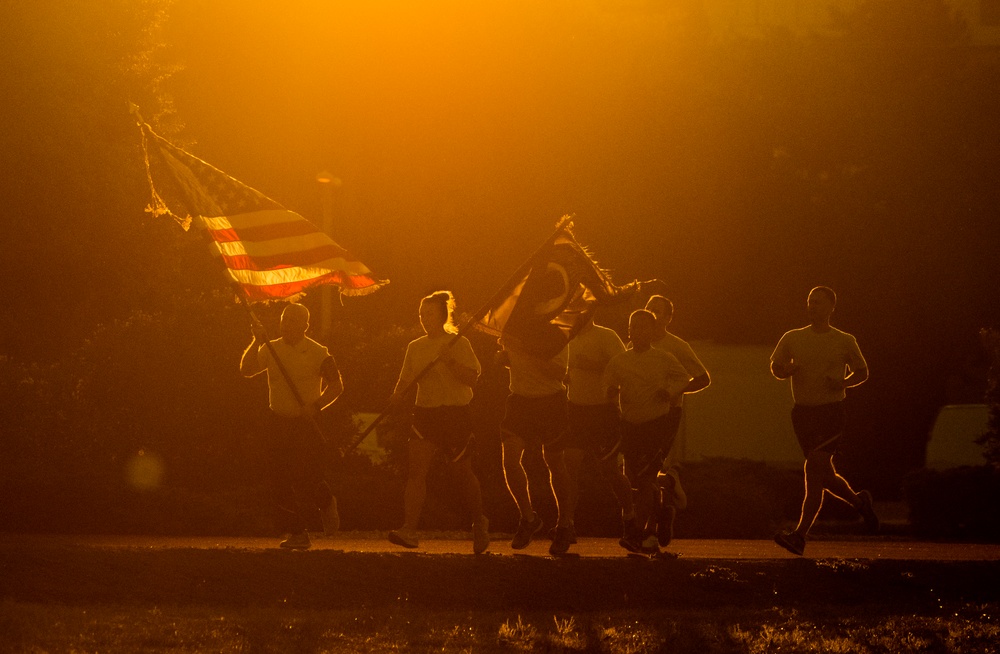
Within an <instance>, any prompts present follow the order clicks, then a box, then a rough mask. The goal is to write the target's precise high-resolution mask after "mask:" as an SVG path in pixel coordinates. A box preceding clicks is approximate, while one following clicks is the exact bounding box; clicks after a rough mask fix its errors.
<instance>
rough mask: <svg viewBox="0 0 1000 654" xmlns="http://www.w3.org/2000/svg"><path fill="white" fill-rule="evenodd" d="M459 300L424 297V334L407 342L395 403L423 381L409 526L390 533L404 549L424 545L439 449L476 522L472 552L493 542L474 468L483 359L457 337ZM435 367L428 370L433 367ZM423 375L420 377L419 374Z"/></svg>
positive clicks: (413, 440)
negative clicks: (474, 407) (476, 393)
mask: <svg viewBox="0 0 1000 654" xmlns="http://www.w3.org/2000/svg"><path fill="white" fill-rule="evenodd" d="M454 310H455V298H454V297H453V296H452V294H451V291H438V292H436V293H432V294H430V295H428V296H427V297H425V298H424V299H423V300H421V301H420V325H421V326H422V327H423V329H424V335H423V336H421V337H420V338H418V339H416V340H413V341H411V342H410V344H409V345H407V346H406V355H405V356H404V357H403V367H402V370H400V373H399V379H398V381H397V382H396V389H395V393H394V394H393V402H394V403H397V404H398V403H399V402H402V401H403V399H404V398H403V397H402V394H403V392H404V390H405V389H406V388H407V387H409V386H410V384H411V383H412V382H413V381H414V380H417V396H416V400H415V405H414V407H413V424H412V428H411V433H410V440H409V450H408V455H409V460H408V467H407V478H406V489H405V491H404V495H403V526H402V527H401V528H399V529H397V530H394V531H390V532H389V540H390V541H391V542H393V543H395V544H396V545H400V546H402V547H408V548H415V547H419V545H420V542H419V540H418V538H417V527H418V525H419V522H420V513H421V511H422V510H423V506H424V500H425V499H426V497H427V474H428V472H429V471H430V467H431V463H432V462H433V459H434V456H435V455H436V454H437V453H439V452H440V453H442V454H443V455H444V459H445V463H446V465H447V467H448V468H450V471H451V472H452V473H454V474H455V476H456V478H457V479H458V481H459V486H460V488H461V489H462V493H463V495H464V500H465V504H466V508H467V509H468V511H469V516H470V522H471V524H472V551H473V552H474V553H475V554H481V553H482V552H485V551H486V549H487V548H488V547H489V544H490V537H489V521H488V520H487V519H486V516H484V515H483V496H482V490H481V488H480V485H479V479H478V478H477V477H476V474H475V472H473V470H472V456H471V451H470V445H471V441H472V415H471V413H470V411H469V402H471V401H472V387H473V386H474V385H475V383H476V381H477V380H478V378H479V373H480V372H481V368H480V365H479V359H477V358H476V354H475V352H473V351H472V344H471V343H469V339H467V338H465V337H464V336H456V335H455V334H456V332H457V329H456V328H455V324H454V322H453V315H454ZM432 363H433V365H432V366H431V367H430V368H429V369H428V368H427V366H428V365H431V364H432ZM421 372H423V373H424V374H423V376H422V377H420V378H419V379H417V375H420V374H421Z"/></svg>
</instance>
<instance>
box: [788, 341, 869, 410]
mask: <svg viewBox="0 0 1000 654" xmlns="http://www.w3.org/2000/svg"><path fill="white" fill-rule="evenodd" d="M771 361H772V362H775V363H779V364H782V365H788V364H796V365H798V366H799V370H798V371H797V372H796V373H795V374H794V375H792V400H794V401H795V403H796V404H801V405H803V406H819V405H821V404H832V403H833V402H840V401H841V400H843V399H844V398H845V397H846V396H847V394H846V393H845V392H844V389H843V388H840V387H836V386H835V387H831V384H830V381H829V380H833V381H842V380H843V379H844V378H845V377H846V376H847V374H848V373H849V372H853V371H855V370H860V369H862V368H867V367H868V364H867V363H866V362H865V358H864V357H863V356H861V350H860V349H859V348H858V342H857V340H856V339H855V338H854V337H853V336H851V335H850V334H848V333H847V332H842V331H840V330H839V329H836V328H835V327H831V328H830V329H829V331H825V332H817V331H816V330H814V329H813V328H812V327H802V328H800V329H793V330H791V331H790V332H785V335H784V336H782V337H781V339H780V340H779V341H778V345H777V347H775V348H774V352H773V353H772V354H771Z"/></svg>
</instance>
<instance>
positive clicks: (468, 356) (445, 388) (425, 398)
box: [396, 334, 482, 408]
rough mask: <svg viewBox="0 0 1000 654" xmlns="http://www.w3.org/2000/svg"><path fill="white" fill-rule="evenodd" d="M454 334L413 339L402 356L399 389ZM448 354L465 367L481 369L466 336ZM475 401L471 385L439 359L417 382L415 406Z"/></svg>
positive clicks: (428, 361)
mask: <svg viewBox="0 0 1000 654" xmlns="http://www.w3.org/2000/svg"><path fill="white" fill-rule="evenodd" d="M453 339H455V336H454V335H453V334H445V335H435V336H434V337H433V338H431V337H429V336H427V335H426V334H425V335H424V336H421V337H420V338H417V339H415V340H412V341H410V343H409V345H407V346H406V355H405V356H404V357H403V367H402V369H401V370H400V371H399V380H398V381H397V382H396V390H402V389H403V388H404V387H405V386H406V385H407V384H409V383H410V382H411V381H413V379H414V378H415V377H416V376H417V375H418V374H420V371H422V370H423V369H424V368H425V367H426V366H427V365H428V364H429V363H430V362H431V361H433V360H434V359H436V358H437V357H438V355H439V354H440V353H441V352H442V351H443V350H444V349H445V346H446V345H447V344H448V343H450V342H451V341H452V340H453ZM445 356H446V357H449V358H452V359H454V360H455V361H456V362H457V363H459V364H460V365H463V366H465V367H466V368H472V369H474V370H475V371H476V372H482V368H481V367H480V366H479V359H477V358H476V353H475V352H473V350H472V344H471V343H470V342H469V339H467V338H466V337H464V336H459V337H458V340H457V341H455V344H454V345H452V346H450V347H449V348H448V352H447V353H446V354H445ZM471 401H472V388H470V387H469V386H466V385H465V384H463V383H462V382H460V381H458V379H456V378H455V375H453V374H452V372H451V370H449V369H448V366H447V365H445V364H444V363H441V362H438V363H436V364H434V367H432V368H431V369H430V370H428V371H427V372H426V373H425V374H424V376H423V377H421V378H420V381H419V382H417V399H416V402H415V403H416V405H417V406H419V407H426V408H431V407H436V406H465V405H466V404H468V403H469V402H471Z"/></svg>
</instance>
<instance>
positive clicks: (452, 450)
mask: <svg viewBox="0 0 1000 654" xmlns="http://www.w3.org/2000/svg"><path fill="white" fill-rule="evenodd" d="M410 431H411V433H410V438H411V439H420V440H424V441H427V442H428V443H433V444H434V445H436V446H437V447H438V449H440V450H441V451H442V452H443V453H444V455H445V456H446V457H447V458H448V460H449V461H460V460H462V459H463V458H465V457H466V456H467V455H468V454H469V451H470V447H469V446H470V443H471V441H472V412H471V411H470V410H469V405H467V404H466V405H464V406H436V407H421V406H415V407H413V424H412V427H411V429H410Z"/></svg>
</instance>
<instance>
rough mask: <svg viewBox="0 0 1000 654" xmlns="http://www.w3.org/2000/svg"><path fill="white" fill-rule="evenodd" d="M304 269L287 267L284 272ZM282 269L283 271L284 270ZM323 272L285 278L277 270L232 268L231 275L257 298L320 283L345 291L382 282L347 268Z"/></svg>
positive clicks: (290, 293) (294, 292) (370, 288)
mask: <svg viewBox="0 0 1000 654" xmlns="http://www.w3.org/2000/svg"><path fill="white" fill-rule="evenodd" d="M293 270H299V271H301V270H302V269H294V268H286V269H285V270H284V271H293ZM284 271H282V272H284ZM318 272H320V273H321V274H318V275H315V276H311V277H310V276H306V277H302V278H296V277H295V276H291V277H289V278H287V279H282V278H280V277H278V276H277V273H276V271H272V272H269V273H264V276H259V275H257V276H249V273H250V271H245V270H230V271H229V276H230V277H231V278H232V279H233V280H234V281H236V282H237V283H239V284H240V286H241V287H242V288H243V290H244V292H245V293H246V295H247V298H248V299H250V300H253V301H266V300H280V299H283V298H287V297H291V296H293V295H297V294H299V293H302V292H303V291H305V290H306V289H308V288H310V287H312V286H317V285H320V284H336V285H338V286H340V287H342V288H343V289H344V290H351V291H362V292H363V291H366V290H367V291H374V290H376V289H378V288H381V286H382V284H381V283H379V282H377V281H375V280H373V279H371V278H368V277H359V276H356V275H350V274H347V273H345V272H344V271H340V270H334V271H318Z"/></svg>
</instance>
